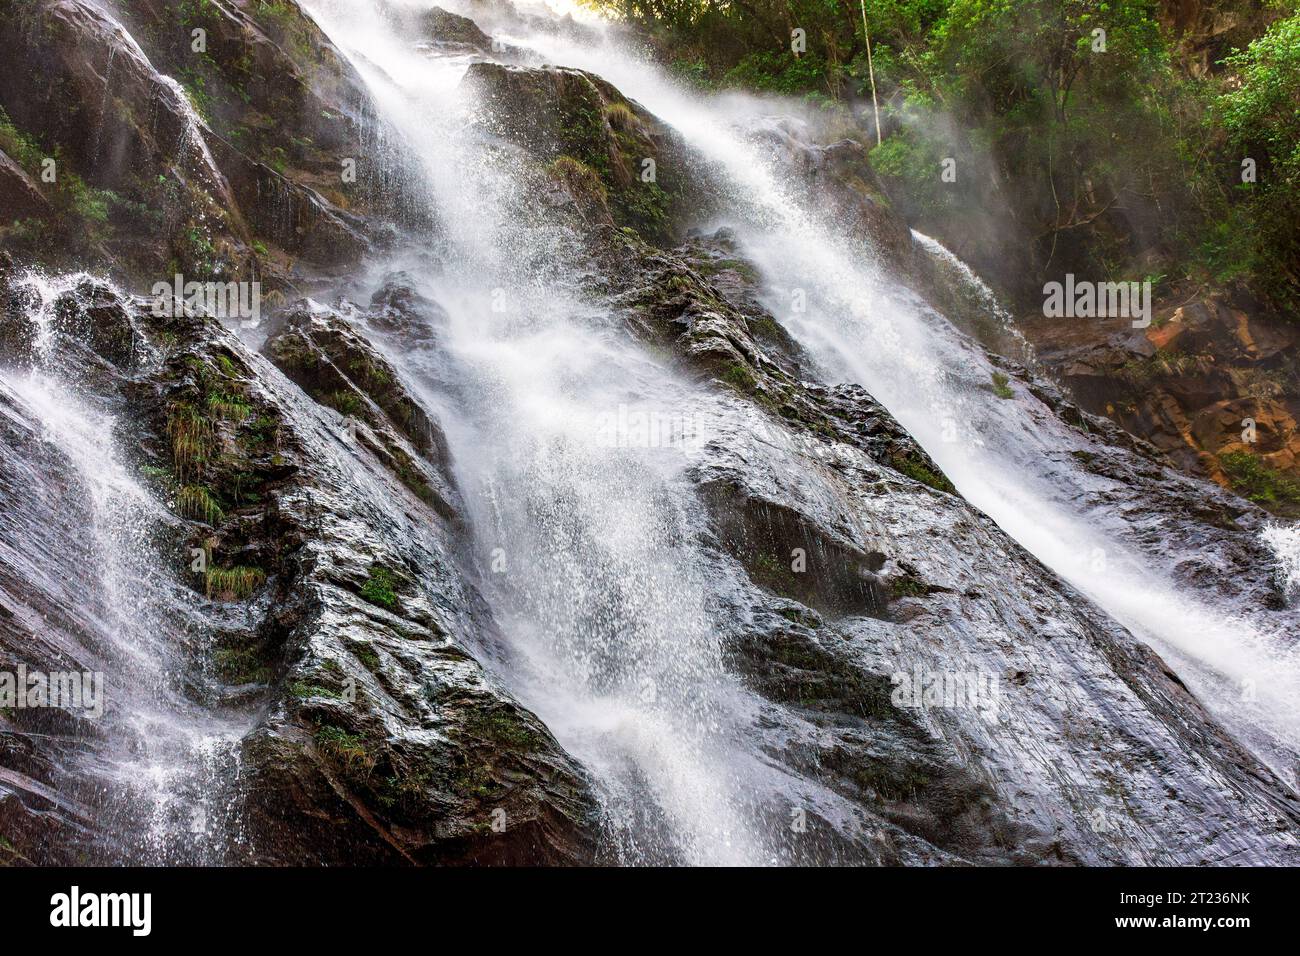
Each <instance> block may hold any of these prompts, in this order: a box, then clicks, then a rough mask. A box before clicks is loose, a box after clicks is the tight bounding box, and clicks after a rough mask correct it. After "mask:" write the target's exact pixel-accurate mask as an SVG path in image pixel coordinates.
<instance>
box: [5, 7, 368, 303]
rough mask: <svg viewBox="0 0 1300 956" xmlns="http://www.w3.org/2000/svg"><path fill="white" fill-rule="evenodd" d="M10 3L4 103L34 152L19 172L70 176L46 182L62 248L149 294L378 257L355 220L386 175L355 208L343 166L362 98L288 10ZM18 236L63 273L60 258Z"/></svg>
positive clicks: (361, 177)
mask: <svg viewBox="0 0 1300 956" xmlns="http://www.w3.org/2000/svg"><path fill="white" fill-rule="evenodd" d="M9 5H10V7H11V8H12V10H11V11H10V12H9V13H7V14H6V16H5V17H4V19H3V23H2V24H0V38H2V39H3V41H4V42H5V43H6V45H7V46H8V47H9V48H10V49H12V50H14V51H15V52H16V55H17V56H19V57H20V58H21V59H20V61H19V62H17V63H15V64H14V68H13V69H11V70H7V71H6V72H5V77H4V80H3V81H0V106H2V107H3V108H4V110H5V112H6V114H7V116H8V118H9V121H10V123H11V125H12V129H13V134H14V135H15V136H17V137H19V138H20V139H21V140H22V141H23V142H24V143H26V144H27V145H28V147H29V148H28V150H27V153H28V155H26V156H25V157H22V159H23V162H24V163H30V164H37V163H41V162H42V161H43V159H47V158H51V157H53V156H54V155H56V154H57V155H58V157H59V159H58V167H57V178H56V179H55V180H54V181H53V182H52V183H49V184H48V185H46V184H45V183H43V182H42V183H40V184H38V185H40V186H42V187H43V188H44V189H45V192H46V198H47V199H49V200H51V201H52V202H53V205H54V206H55V207H56V208H55V209H53V210H50V211H42V212H41V213H40V214H42V215H44V217H45V218H46V219H49V220H51V221H52V225H53V226H54V227H55V228H57V229H59V230H61V231H62V233H64V234H65V235H66V238H65V239H63V240H62V244H63V245H64V246H72V247H73V250H74V251H75V252H76V253H77V254H78V255H81V256H84V255H85V242H84V241H79V239H78V237H81V239H83V240H84V238H85V236H84V234H87V233H89V234H91V235H92V236H93V238H94V239H96V240H98V243H97V244H98V245H99V246H102V251H100V255H101V257H102V258H103V259H106V260H108V261H111V262H112V264H113V265H114V267H115V268H116V269H117V270H118V272H119V274H121V275H123V276H126V277H129V278H134V279H136V280H140V281H143V280H145V279H147V280H149V281H153V280H156V279H162V278H169V277H170V275H171V274H172V273H173V272H178V271H179V272H183V273H184V274H185V275H186V276H187V277H190V278H194V279H208V278H249V277H256V276H260V275H263V274H269V276H271V277H279V281H281V282H284V281H286V280H285V273H287V271H288V270H289V269H290V268H292V267H293V266H294V265H295V264H296V263H297V261H298V260H303V261H304V262H308V263H311V264H313V265H315V266H317V267H328V266H332V265H337V264H338V263H340V262H341V261H344V260H351V259H355V257H356V256H357V255H358V254H359V253H360V252H361V251H362V250H364V249H365V248H366V246H367V241H368V240H367V238H366V235H365V233H366V228H365V225H364V223H363V221H362V219H360V218H359V217H358V216H356V215H353V214H352V213H350V212H349V211H348V209H347V207H350V206H354V205H355V206H360V207H364V206H365V196H366V195H367V184H369V183H371V182H373V181H374V179H375V178H376V175H377V171H376V170H374V169H367V167H366V166H365V164H364V163H361V164H359V168H358V169H357V176H356V177H355V178H356V181H357V183H358V185H357V186H356V188H355V189H354V190H353V195H352V197H351V198H349V197H348V195H347V190H348V189H349V188H350V187H349V186H348V185H347V184H346V180H345V178H344V177H343V175H342V165H341V164H342V162H343V159H344V158H346V157H351V158H352V159H353V161H354V163H355V162H356V161H357V159H358V158H359V157H362V156H363V155H364V150H363V147H362V144H361V132H360V131H361V128H362V127H361V125H360V123H359V120H360V119H361V117H362V116H363V114H364V112H365V110H366V109H367V108H368V106H367V99H366V96H365V94H364V92H363V91H362V88H361V84H360V83H359V81H357V79H356V77H355V75H354V74H352V73H351V71H350V69H349V68H347V67H346V66H345V65H344V63H343V62H342V60H341V58H340V57H339V56H338V55H337V54H336V53H335V52H334V50H333V47H332V45H331V44H330V43H329V42H328V40H326V39H325V37H324V35H323V34H321V33H320V31H319V30H318V29H317V28H316V27H315V25H314V24H313V23H312V22H311V21H310V20H309V19H307V18H306V17H305V16H304V15H303V14H302V12H301V10H300V9H299V8H298V6H297V5H296V4H295V3H293V2H291V0H285V2H282V3H277V4H271V5H238V4H234V3H226V2H224V0H210V2H205V3H203V4H199V5H177V4H170V3H160V2H156V0H121V2H120V3H116V4H113V5H109V6H103V5H99V4H92V3H89V2H83V0H32V2H19V0H11V2H10V4H9ZM255 17H260V22H259V20H258V19H255ZM124 23H127V24H131V26H132V28H133V31H134V32H129V31H128V29H127V28H126V27H125V26H124V25H123V24H124ZM263 27H265V30H264V29H263ZM137 36H138V37H140V38H143V44H142V43H140V42H137ZM273 37H274V39H273ZM169 74H170V75H169ZM38 171H39V170H38V169H35V168H27V169H26V172H27V173H28V174H33V175H34V174H35V173H37V172H38ZM23 214H24V213H22V211H21V210H17V209H16V210H14V213H13V216H12V218H10V219H8V220H6V221H5V222H4V223H3V225H4V226H10V225H11V223H12V222H13V220H14V219H16V218H18V217H19V216H20V215H23ZM25 214H26V215H31V214H32V213H31V212H30V211H28V212H27V213H25ZM15 237H16V238H17V239H18V240H19V241H20V242H23V243H24V244H25V245H26V246H27V249H28V251H29V252H33V253H36V254H47V258H49V257H51V256H53V258H54V259H57V254H58V251H59V250H58V244H57V243H56V244H55V248H54V250H53V251H52V252H51V250H50V249H48V248H47V246H44V245H42V244H40V243H38V242H33V241H27V240H26V233H17V234H15ZM42 250H45V252H44V253H43V252H42Z"/></svg>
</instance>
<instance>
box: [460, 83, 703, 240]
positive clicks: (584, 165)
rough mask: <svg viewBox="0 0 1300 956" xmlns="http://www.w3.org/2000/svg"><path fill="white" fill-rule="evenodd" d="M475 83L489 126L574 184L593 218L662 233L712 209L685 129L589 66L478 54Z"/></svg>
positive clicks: (666, 236)
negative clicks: (517, 62) (532, 63)
mask: <svg viewBox="0 0 1300 956" xmlns="http://www.w3.org/2000/svg"><path fill="white" fill-rule="evenodd" d="M463 82H464V83H465V84H466V86H467V87H468V88H469V89H471V90H473V91H474V92H475V93H476V94H478V95H479V96H480V97H481V98H482V100H483V102H484V103H485V104H486V105H487V107H488V114H487V116H486V117H485V120H484V122H485V125H486V127H487V128H488V129H489V130H490V131H492V132H494V133H496V134H497V135H499V136H502V137H504V138H505V139H507V140H509V141H510V142H512V143H514V144H515V145H517V146H519V147H520V148H522V149H523V150H525V151H526V154H527V156H528V158H529V159H531V160H532V161H533V162H535V163H537V164H539V165H540V166H541V167H543V168H544V170H545V171H546V174H547V176H549V178H550V179H551V180H552V181H553V182H555V183H557V184H558V185H559V186H561V187H562V188H563V189H565V190H566V191H567V192H569V193H570V194H571V195H572V196H573V198H574V200H575V201H576V202H577V203H578V206H579V208H580V209H582V210H584V216H583V218H584V219H585V220H587V222H588V223H590V222H591V221H592V219H591V217H592V215H595V216H596V219H597V221H599V220H603V219H606V218H607V217H608V218H610V219H611V220H612V221H613V222H614V223H615V224H617V225H619V226H623V227H628V228H631V229H634V230H636V231H637V232H638V233H640V234H641V235H643V236H645V237H646V238H647V239H649V240H651V241H656V242H666V241H669V240H670V239H671V238H672V237H673V236H675V235H678V234H679V233H680V232H681V230H682V229H683V227H684V225H685V223H684V220H685V219H686V218H688V217H689V218H695V217H698V216H701V215H703V214H704V212H705V208H704V206H705V202H706V199H705V196H706V193H707V187H706V186H705V185H704V183H705V181H706V180H705V177H704V176H703V175H702V173H701V168H702V167H703V165H704V163H703V161H702V159H701V158H700V157H698V156H695V155H694V154H693V153H692V152H691V151H689V150H688V149H687V147H686V146H685V144H684V142H683V141H682V140H681V138H680V136H678V134H677V133H676V132H675V131H674V130H672V129H671V128H669V127H667V126H665V125H664V124H663V123H661V122H660V121H659V120H658V119H656V118H655V117H654V116H653V115H651V114H650V113H649V112H647V111H646V110H645V109H644V108H643V107H641V106H640V105H639V104H637V103H635V102H633V101H631V100H629V99H627V98H626V97H624V96H623V95H622V94H621V93H619V92H618V90H617V89H615V88H614V87H613V86H612V85H611V84H609V83H608V82H606V81H605V80H603V79H601V78H600V77H598V76H596V75H594V74H592V73H587V72H584V71H582V70H574V69H567V68H562V67H517V66H507V65H503V64H499V63H474V64H472V65H471V66H470V68H469V71H468V72H467V73H466V74H465V79H464V81H463Z"/></svg>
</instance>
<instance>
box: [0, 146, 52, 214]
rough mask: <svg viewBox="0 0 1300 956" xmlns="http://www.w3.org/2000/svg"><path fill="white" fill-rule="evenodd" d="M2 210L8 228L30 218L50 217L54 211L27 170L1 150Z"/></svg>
mask: <svg viewBox="0 0 1300 956" xmlns="http://www.w3.org/2000/svg"><path fill="white" fill-rule="evenodd" d="M0 209H3V210H4V222H3V225H6V226H7V225H11V224H12V223H14V222H17V221H18V220H19V219H25V218H27V217H29V216H37V217H43V216H48V215H49V214H50V213H51V212H52V211H53V210H52V209H51V208H50V204H49V201H48V200H46V198H45V197H44V196H43V195H42V194H41V191H40V189H39V188H38V187H37V185H36V183H35V182H34V181H33V180H32V178H31V177H30V176H28V175H27V172H26V170H24V169H23V168H22V167H21V166H19V165H18V164H17V163H15V162H14V161H13V160H12V159H10V158H9V156H8V155H7V154H5V153H4V151H3V150H0Z"/></svg>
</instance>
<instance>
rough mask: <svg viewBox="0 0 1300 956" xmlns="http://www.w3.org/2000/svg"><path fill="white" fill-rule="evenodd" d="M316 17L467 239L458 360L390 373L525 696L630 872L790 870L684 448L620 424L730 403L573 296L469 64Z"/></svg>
mask: <svg viewBox="0 0 1300 956" xmlns="http://www.w3.org/2000/svg"><path fill="white" fill-rule="evenodd" d="M309 7H310V8H311V10H312V13H313V15H315V16H316V17H317V19H318V22H320V23H321V25H322V26H323V27H324V28H325V30H326V32H327V33H329V34H330V35H331V37H332V38H333V39H334V40H335V42H337V43H338V44H339V46H340V47H341V48H342V49H343V51H344V52H345V53H346V54H348V55H350V56H351V57H352V58H353V62H354V65H355V66H356V67H357V69H358V70H359V72H360V73H361V74H362V75H363V76H364V77H365V78H366V80H367V81H368V82H369V84H370V86H371V88H372V90H373V91H374V92H375V96H376V100H377V102H378V103H379V104H380V106H381V109H382V110H383V112H384V113H385V114H386V116H387V118H388V119H389V121H390V122H392V123H393V124H394V126H395V127H396V128H397V129H398V130H399V131H400V132H401V133H402V134H403V136H404V138H405V140H406V142H407V143H408V144H409V147H408V148H409V149H410V150H413V155H414V157H415V159H416V161H417V162H418V163H419V170H418V171H419V172H420V173H421V174H422V176H423V179H424V180H425V181H427V182H428V183H429V184H430V200H431V202H432V204H433V205H434V208H435V211H436V213H437V218H438V220H439V221H440V222H441V223H442V224H443V226H444V227H445V233H446V235H447V237H448V239H447V248H446V249H445V250H443V255H444V256H445V259H444V261H443V262H441V263H440V268H439V270H438V274H437V275H436V276H434V277H433V278H427V279H425V280H424V283H423V287H422V288H421V291H422V292H424V293H425V294H427V295H428V297H429V298H431V299H433V300H434V301H436V302H438V303H439V304H440V305H441V306H442V308H444V309H445V310H446V313H447V323H446V327H445V328H442V329H439V330H438V335H439V346H438V353H439V355H438V357H436V358H431V357H429V356H422V355H421V354H420V353H419V352H418V351H416V352H412V351H410V350H409V349H407V350H400V351H399V350H393V351H392V352H391V353H390V357H391V358H392V359H393V360H394V361H395V362H397V363H398V364H399V367H402V368H403V369H404V370H405V371H406V372H407V373H409V374H410V375H411V376H412V378H413V380H414V381H415V383H416V386H417V388H420V389H421V391H422V393H423V397H424V399H425V400H426V401H427V402H429V404H430V405H432V406H434V407H436V408H439V409H440V411H442V412H444V414H442V415H440V419H441V420H442V421H444V422H446V423H447V424H446V427H447V429H448V439H449V442H450V444H451V447H452V452H453V458H454V461H455V467H456V472H457V478H458V483H459V485H460V486H461V488H462V489H463V490H464V491H465V493H466V497H467V499H468V503H469V507H470V509H471V512H472V517H473V525H474V528H475V534H476V539H477V549H478V552H479V555H480V559H481V561H482V564H483V566H484V569H485V572H486V573H485V579H486V581H487V587H486V592H487V596H488V598H489V600H490V603H491V604H492V605H493V609H494V612H495V614H496V616H497V617H498V619H499V620H500V621H501V623H502V625H503V628H504V630H505V631H506V633H507V635H508V636H509V639H510V642H511V645H512V647H511V651H512V654H513V656H514V658H515V660H514V662H513V663H512V670H513V673H512V675H511V676H512V680H511V683H512V686H514V687H515V689H516V690H517V692H518V693H519V694H520V696H521V697H522V698H523V699H524V700H525V702H526V703H528V704H529V705H530V706H531V707H532V708H533V709H534V710H536V712H537V713H538V714H539V716H541V717H542V718H543V719H544V720H545V721H546V723H547V725H548V726H549V727H550V728H551V729H552V730H553V731H554V732H555V733H556V735H557V737H558V738H559V740H560V741H561V743H563V744H564V745H565V748H566V749H567V750H569V751H570V752H571V753H573V754H575V755H576V756H577V757H578V758H579V759H581V760H582V761H583V762H584V764H585V765H586V766H587V767H588V768H589V769H591V770H592V771H593V772H594V773H595V774H596V776H597V777H598V779H599V781H600V783H601V785H602V788H603V791H604V793H603V796H604V799H605V807H606V811H607V814H608V816H609V820H608V823H609V825H610V829H611V831H612V833H613V841H614V843H615V845H616V852H617V854H618V856H619V857H620V858H621V859H623V860H625V861H630V862H662V861H681V862H691V863H746V862H748V863H754V862H766V861H768V860H771V859H774V858H775V857H774V853H775V851H774V850H773V849H772V848H770V847H767V846H766V845H765V842H764V840H763V839H762V838H761V837H760V836H759V828H758V827H757V826H755V825H754V824H755V822H756V817H757V815H759V814H760V813H761V809H760V808H756V807H753V806H748V805H747V803H748V802H749V801H750V800H751V799H752V798H753V793H754V790H755V785H754V780H753V778H754V777H755V775H758V774H762V773H767V772H769V771H768V770H767V768H764V767H762V766H760V765H759V764H758V763H757V762H756V761H755V760H754V757H753V755H752V753H751V750H752V747H751V745H749V744H748V743H747V742H746V741H745V740H744V737H745V734H746V728H747V721H748V720H749V719H750V713H749V712H750V710H751V709H752V707H751V706H749V705H747V703H746V701H747V700H748V698H749V695H748V693H747V692H745V691H743V690H742V689H741V688H740V686H739V685H738V683H737V682H736V680H735V678H734V677H732V676H731V675H729V674H728V673H727V672H726V670H725V669H724V668H723V666H722V661H721V649H720V646H719V639H718V633H719V628H718V626H717V621H716V620H715V619H714V618H713V617H712V613H713V612H712V611H711V609H710V608H709V606H708V603H707V598H708V595H709V594H710V593H711V591H712V585H711V584H710V579H711V578H716V577H717V575H718V571H717V569H716V568H711V567H709V566H708V564H707V562H706V560H705V558H704V556H703V555H702V554H701V553H700V551H699V549H698V547H697V546H696V545H695V543H694V542H695V540H696V539H697V538H698V536H699V534H700V532H701V530H702V528H703V524H704V522H703V517H702V515H701V513H700V506H699V505H698V503H697V502H696V501H695V500H694V498H693V495H692V494H691V492H690V491H689V489H688V487H687V484H686V482H685V481H684V480H683V479H682V477H681V472H682V470H683V469H684V467H685V464H686V462H687V455H686V453H685V449H684V448H683V447H682V446H681V445H680V443H677V444H674V443H672V442H669V444H668V446H667V447H663V446H662V445H660V443H659V442H657V441H654V440H651V441H648V442H646V443H642V442H640V441H639V440H638V439H637V438H636V436H632V439H631V440H630V441H629V440H628V436H627V435H626V434H621V433H619V431H618V429H617V426H616V425H613V426H611V425H610V424H609V423H610V420H611V419H612V418H613V417H615V416H617V414H618V410H619V408H620V407H622V408H625V409H626V408H632V409H633V410H634V414H643V415H647V416H649V415H651V414H653V413H655V412H656V410H663V413H664V415H665V416H669V417H671V416H678V417H680V415H681V410H682V409H694V410H698V411H697V412H695V413H694V414H695V415H697V416H698V418H697V419H696V420H698V421H699V422H700V423H701V424H700V427H701V428H703V427H705V426H704V425H703V423H704V422H705V421H707V419H708V418H709V416H710V414H711V413H710V411H709V408H710V405H711V403H712V404H716V402H717V400H716V399H715V398H710V397H709V395H708V394H707V393H706V392H705V391H703V390H701V389H698V388H693V387H690V386H688V385H686V384H685V383H683V382H680V381H676V380H674V378H673V377H672V376H671V375H669V374H667V373H666V372H665V371H664V369H663V368H662V367H661V365H660V363H657V362H655V361H654V360H652V359H651V358H650V356H649V355H647V354H646V353H645V352H643V351H642V350H641V349H639V348H638V347H636V346H634V345H633V344H631V343H630V342H628V341H627V340H626V338H625V337H624V336H623V335H621V334H620V333H619V331H618V328H617V323H616V322H615V321H614V319H613V318H612V317H610V316H608V315H605V314H602V313H600V312H599V311H596V310H593V309H592V308H591V307H590V306H588V305H586V304H585V303H583V302H582V301H580V300H579V299H577V298H575V297H574V296H573V295H572V294H571V293H570V292H569V291H568V290H570V289H573V288H576V287H577V286H578V285H579V283H578V275H579V266H578V264H577V262H576V260H574V259H570V257H568V256H567V255H566V254H565V251H564V244H565V242H566V238H565V237H564V236H563V235H560V234H557V233H553V232H551V231H549V230H547V229H546V228H545V227H544V226H538V227H529V226H528V225H527V224H521V223H520V222H518V221H517V220H516V218H515V217H514V216H513V215H512V207H513V204H514V202H515V193H516V191H517V190H518V189H519V183H518V182H517V181H516V180H515V179H514V178H513V176H512V171H511V170H510V168H509V166H508V157H506V156H502V155H500V154H498V153H497V152H496V151H494V150H493V148H492V147H490V146H489V145H488V144H487V143H486V142H484V141H483V140H481V139H479V138H477V137H476V135H475V134H474V133H473V131H472V127H471V126H470V125H469V124H467V122H466V120H467V117H469V116H472V114H473V112H474V110H475V109H476V108H477V104H475V103H474V102H473V101H472V99H470V98H468V97H467V95H466V94H465V93H464V92H463V91H462V90H461V89H460V87H459V86H458V83H459V81H460V79H461V77H462V76H463V74H464V72H465V69H466V66H467V62H466V60H465V59H463V58H455V57H452V58H447V57H440V58H437V59H430V58H429V57H427V56H424V55H421V54H420V53H419V52H418V51H416V50H415V49H413V48H412V47H411V46H410V45H409V44H408V43H407V42H405V40H403V39H401V38H399V37H397V36H395V35H393V34H392V33H391V32H390V31H389V30H388V29H387V28H386V26H385V24H384V22H383V21H382V20H381V19H380V18H376V17H373V16H371V15H370V12H369V11H366V10H364V9H358V8H357V7H356V5H355V4H352V3H342V2H339V3H331V2H327V0H317V2H313V3H311V4H309ZM374 63H383V64H384V69H383V71H382V72H380V71H379V70H377V69H375V68H374V67H373V66H372V64H374ZM386 161H388V162H398V163H404V162H411V161H412V152H404V153H401V154H395V155H391V156H389V157H388V158H387V160H386ZM567 241H571V240H567ZM402 265H404V263H400V262H396V263H394V262H390V263H387V264H386V266H387V267H389V268H391V267H394V266H399V267H400V266H402ZM412 271H415V270H412ZM423 271H424V272H425V273H427V272H428V270H427V269H426V270H423ZM425 359H428V361H429V364H430V365H433V364H436V363H438V362H447V363H449V364H450V366H451V369H452V372H451V375H450V376H446V375H445V374H444V373H445V368H444V367H442V366H440V369H441V371H439V372H438V373H437V374H434V373H432V372H431V371H430V369H429V367H426V366H425V365H423V364H422V362H423V361H424V360H425ZM444 377H450V378H451V379H453V384H452V386H451V387H449V388H446V389H439V388H438V387H437V385H436V382H437V381H438V380H440V379H442V378H444ZM713 414H721V410H720V409H717V408H715V409H714V410H713ZM694 427H695V426H694V425H693V424H690V425H688V427H687V428H684V429H680V430H679V432H686V431H690V430H691V429H692V428H694ZM700 437H702V436H697V440H698V439H699V438H700ZM773 786H779V784H773ZM760 789H761V788H760ZM647 793H648V794H649V795H650V796H651V797H652V804H653V806H647V804H646V801H645V795H646V794H647Z"/></svg>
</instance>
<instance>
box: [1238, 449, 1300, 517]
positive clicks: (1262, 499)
mask: <svg viewBox="0 0 1300 956" xmlns="http://www.w3.org/2000/svg"><path fill="white" fill-rule="evenodd" d="M1219 464H1220V465H1222V466H1223V471H1224V474H1226V475H1227V476H1228V480H1229V481H1230V482H1231V483H1232V488H1233V490H1234V491H1236V492H1237V493H1238V494H1240V495H1241V496H1242V497H1244V498H1248V499H1249V500H1251V501H1254V502H1256V503H1257V504H1262V505H1278V504H1294V503H1300V483H1297V482H1296V481H1293V480H1292V479H1290V478H1288V477H1287V476H1286V475H1284V474H1283V473H1282V472H1280V471H1278V470H1277V469H1276V468H1270V467H1269V466H1268V465H1266V464H1264V462H1262V461H1261V460H1260V459H1259V458H1257V457H1256V456H1254V455H1252V454H1251V453H1250V452H1245V451H1233V452H1228V453H1227V454H1225V455H1220V456H1219Z"/></svg>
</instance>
